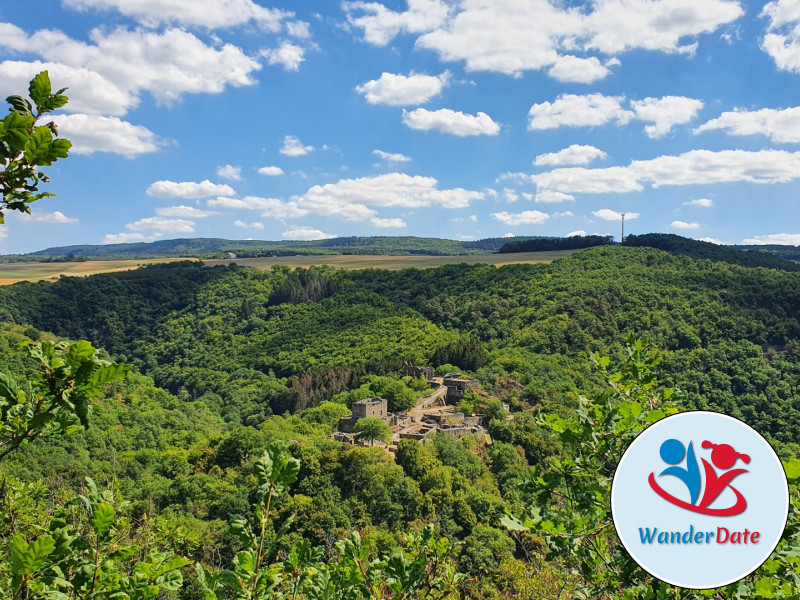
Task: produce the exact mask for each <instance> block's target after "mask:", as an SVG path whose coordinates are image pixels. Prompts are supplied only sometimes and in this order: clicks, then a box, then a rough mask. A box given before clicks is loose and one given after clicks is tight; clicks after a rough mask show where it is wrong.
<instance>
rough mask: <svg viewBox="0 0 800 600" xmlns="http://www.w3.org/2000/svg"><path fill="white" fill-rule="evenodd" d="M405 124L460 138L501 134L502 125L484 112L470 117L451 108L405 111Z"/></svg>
mask: <svg viewBox="0 0 800 600" xmlns="http://www.w3.org/2000/svg"><path fill="white" fill-rule="evenodd" d="M403 122H404V123H405V124H406V125H407V126H408V127H410V128H411V129H418V130H420V131H430V130H434V131H440V132H442V133H450V134H452V135H456V136H459V137H465V136H470V135H497V134H498V133H500V125H499V124H497V123H495V122H494V121H493V120H492V118H491V117H490V116H489V115H487V114H486V113H484V112H479V113H478V114H477V115H469V114H465V113H463V112H459V111H455V110H450V109H449V108H440V109H439V110H427V109H425V108H417V109H415V110H412V111H410V112H408V111H404V112H403Z"/></svg>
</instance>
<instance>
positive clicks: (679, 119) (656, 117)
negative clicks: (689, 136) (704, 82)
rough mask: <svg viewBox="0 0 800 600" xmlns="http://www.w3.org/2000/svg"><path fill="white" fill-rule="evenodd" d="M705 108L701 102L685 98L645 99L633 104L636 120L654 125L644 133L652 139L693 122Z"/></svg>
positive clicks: (648, 127) (649, 126)
mask: <svg viewBox="0 0 800 600" xmlns="http://www.w3.org/2000/svg"><path fill="white" fill-rule="evenodd" d="M703 106H704V104H703V102H702V101H701V100H697V99H695V98H687V97H685V96H664V97H663V98H645V99H644V100H633V101H632V102H631V108H632V109H633V113H634V115H635V117H634V118H635V119H637V120H639V121H649V122H651V123H652V125H647V126H646V127H645V128H644V132H645V133H646V134H647V137H650V138H660V137H664V136H665V135H666V134H668V133H669V132H670V131H671V130H672V128H673V127H674V126H675V125H683V124H684V123H688V122H689V121H692V120H693V119H694V118H695V117H696V116H697V113H698V112H700V109H702V108H703Z"/></svg>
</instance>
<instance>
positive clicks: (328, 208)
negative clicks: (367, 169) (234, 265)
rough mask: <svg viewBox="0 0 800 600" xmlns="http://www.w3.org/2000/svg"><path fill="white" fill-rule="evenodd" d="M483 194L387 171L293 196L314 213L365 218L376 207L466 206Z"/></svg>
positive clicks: (319, 186)
mask: <svg viewBox="0 0 800 600" xmlns="http://www.w3.org/2000/svg"><path fill="white" fill-rule="evenodd" d="M483 197H484V194H483V193H482V192H477V191H472V190H466V189H463V188H453V189H443V190H441V189H439V187H438V181H437V180H436V179H434V178H433V177H423V176H421V175H406V174H405V173H386V174H383V175H376V176H374V177H360V178H357V179H341V180H339V181H338V182H336V183H328V184H325V185H315V186H313V187H311V188H309V190H308V191H307V192H306V193H305V194H303V195H302V196H295V197H294V198H292V202H293V203H294V204H295V205H296V206H298V207H300V208H302V209H304V210H308V211H309V212H312V213H315V214H320V215H327V216H337V217H342V218H345V219H348V220H351V221H363V220H366V219H372V218H373V217H377V211H376V210H375V209H373V208H371V207H373V206H378V207H389V206H397V207H403V208H420V207H427V206H434V205H438V206H442V207H443V208H466V207H467V206H469V204H470V202H472V201H473V200H480V199H481V198H483Z"/></svg>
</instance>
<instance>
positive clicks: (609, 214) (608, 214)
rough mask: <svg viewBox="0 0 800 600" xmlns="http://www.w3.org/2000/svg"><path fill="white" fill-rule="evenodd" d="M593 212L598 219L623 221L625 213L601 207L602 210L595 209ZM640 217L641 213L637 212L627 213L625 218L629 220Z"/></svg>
mask: <svg viewBox="0 0 800 600" xmlns="http://www.w3.org/2000/svg"><path fill="white" fill-rule="evenodd" d="M592 214H593V215H594V216H595V217H597V218H598V219H603V220H604V221H621V220H622V214H623V213H619V212H617V211H615V210H611V209H610V208H601V209H600V210H593V211H592ZM638 218H639V213H635V212H626V213H625V219H626V220H628V221H630V220H632V219H638Z"/></svg>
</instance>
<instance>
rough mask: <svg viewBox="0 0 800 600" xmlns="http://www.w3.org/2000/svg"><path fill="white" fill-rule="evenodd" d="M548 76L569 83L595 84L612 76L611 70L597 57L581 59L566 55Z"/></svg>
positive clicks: (561, 57) (560, 58) (551, 69)
mask: <svg viewBox="0 0 800 600" xmlns="http://www.w3.org/2000/svg"><path fill="white" fill-rule="evenodd" d="M547 74H548V75H550V77H552V78H553V79H556V80H558V81H563V82H568V83H594V82H595V81H598V80H599V79H605V78H606V77H607V76H608V75H610V74H611V70H610V69H609V68H608V66H606V65H604V64H603V63H601V62H600V60H598V58H597V57H596V56H590V57H589V58H580V57H578V56H570V55H566V56H559V57H558V58H557V59H556V62H555V64H554V65H553V66H552V67H550V70H549V71H548V72H547Z"/></svg>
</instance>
